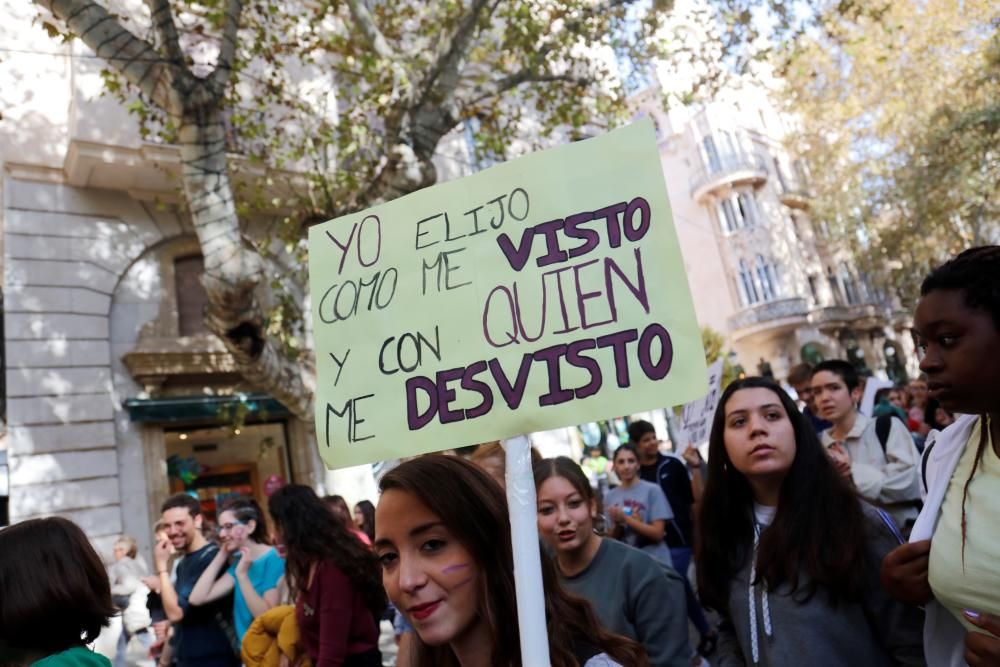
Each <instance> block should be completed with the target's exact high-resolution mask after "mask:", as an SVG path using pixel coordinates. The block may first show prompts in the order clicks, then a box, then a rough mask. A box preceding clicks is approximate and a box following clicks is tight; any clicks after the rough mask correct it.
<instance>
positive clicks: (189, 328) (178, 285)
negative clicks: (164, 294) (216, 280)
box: [174, 255, 208, 336]
mask: <svg viewBox="0 0 1000 667" xmlns="http://www.w3.org/2000/svg"><path fill="white" fill-rule="evenodd" d="M204 272H205V260H204V258H203V257H202V256H201V255H189V256H188V257H178V258H177V259H175V260H174V289H175V291H174V294H176V295H177V333H178V334H179V335H181V336H191V335H193V334H197V333H203V332H205V331H207V330H208V329H207V328H206V327H205V308H206V307H207V306H208V295H207V294H205V287H204V286H203V285H202V284H201V275H202V274H203V273H204Z"/></svg>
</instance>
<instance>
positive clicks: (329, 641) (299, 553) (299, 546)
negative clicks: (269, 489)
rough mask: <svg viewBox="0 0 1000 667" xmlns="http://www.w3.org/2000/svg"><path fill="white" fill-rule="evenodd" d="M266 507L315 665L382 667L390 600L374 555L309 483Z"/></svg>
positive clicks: (302, 638) (288, 488)
mask: <svg viewBox="0 0 1000 667" xmlns="http://www.w3.org/2000/svg"><path fill="white" fill-rule="evenodd" d="M268 509H269V510H270V512H271V518H272V519H273V520H274V533H275V535H274V536H275V542H276V543H277V544H276V546H277V547H278V548H279V551H283V552H284V553H285V558H286V561H285V563H286V565H285V572H286V574H287V578H288V582H289V585H290V588H291V591H292V594H293V596H294V598H295V620H296V621H297V622H298V626H299V634H300V642H301V644H302V648H303V650H304V651H305V653H306V655H308V656H309V658H310V659H311V660H312V663H313V665H314V667H380V666H381V664H382V656H381V654H380V653H379V650H378V620H379V619H380V618H381V617H382V612H383V611H384V610H385V606H386V597H385V590H384V589H383V588H382V572H381V569H380V567H379V563H378V560H377V559H376V557H375V554H374V553H372V551H371V549H369V548H368V547H366V546H365V545H364V544H362V543H361V541H360V540H358V539H357V538H356V537H354V535H353V534H351V533H350V532H349V531H348V527H347V526H345V525H344V522H343V521H341V520H340V519H339V518H337V517H336V516H335V515H334V514H333V511H332V510H331V509H330V507H329V506H328V505H327V504H326V503H325V502H323V501H322V500H321V499H320V498H319V497H318V496H317V495H316V493H315V492H314V491H313V490H312V489H310V488H309V487H307V486H301V485H298V484H289V485H287V486H284V487H282V488H281V489H279V490H278V491H276V492H275V493H274V495H272V496H271V499H270V501H269V503H268Z"/></svg>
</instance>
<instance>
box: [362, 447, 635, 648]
mask: <svg viewBox="0 0 1000 667" xmlns="http://www.w3.org/2000/svg"><path fill="white" fill-rule="evenodd" d="M379 487H380V489H381V491H382V497H381V499H380V500H379V504H378V508H377V509H376V516H377V521H376V523H375V526H376V532H375V550H376V553H378V557H379V559H380V560H381V561H382V571H383V575H382V579H383V582H384V583H385V588H386V591H388V593H389V597H390V598H391V599H392V601H393V604H395V605H396V607H397V608H398V609H399V610H400V611H401V612H402V613H403V614H404V615H405V616H406V618H407V619H408V620H409V621H410V622H411V623H412V624H413V626H414V629H415V630H416V638H415V641H414V646H413V655H412V659H411V660H410V661H409V663H408V664H407V665H406V666H405V667H480V666H481V665H491V666H493V667H521V665H522V664H523V662H522V658H521V650H520V640H519V633H518V619H517V605H516V603H515V599H514V556H513V549H512V547H511V540H510V518H509V516H508V513H507V502H506V499H505V498H504V494H503V490H502V489H501V487H500V485H499V484H497V483H496V482H495V481H494V480H493V479H492V478H491V477H490V476H489V475H488V474H487V473H486V472H484V471H483V470H482V469H481V468H479V467H478V466H477V465H475V464H473V463H470V462H468V461H464V460H462V459H459V458H458V457H454V456H442V455H440V454H433V455H429V456H422V457H419V458H416V459H412V460H410V461H407V462H405V463H403V464H401V465H399V466H398V467H396V468H393V469H392V470H390V471H389V472H388V473H386V474H385V476H384V477H383V478H382V479H381V481H380V482H379ZM542 580H543V584H544V587H545V617H546V620H547V625H548V628H547V629H548V636H549V653H550V656H551V664H552V665H553V667H578V666H580V665H583V666H584V667H614V666H618V665H622V666H625V667H647V666H648V665H649V663H648V661H647V659H646V655H645V653H644V652H643V650H642V647H640V646H639V645H638V644H636V643H635V642H633V641H631V640H630V639H628V638H626V637H621V636H618V635H613V634H611V633H609V632H607V631H606V630H604V629H603V628H601V626H600V625H599V624H598V621H597V617H596V616H595V615H594V611H593V609H592V608H591V606H590V605H589V604H588V603H587V602H586V601H585V600H583V599H581V598H577V597H575V596H571V595H569V594H568V593H566V592H565V591H564V590H563V589H562V587H560V585H559V581H558V578H557V576H556V573H555V569H554V567H553V566H552V564H551V561H550V560H549V559H548V558H547V557H545V555H544V554H543V555H542Z"/></svg>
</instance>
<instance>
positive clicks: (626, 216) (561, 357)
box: [406, 197, 673, 430]
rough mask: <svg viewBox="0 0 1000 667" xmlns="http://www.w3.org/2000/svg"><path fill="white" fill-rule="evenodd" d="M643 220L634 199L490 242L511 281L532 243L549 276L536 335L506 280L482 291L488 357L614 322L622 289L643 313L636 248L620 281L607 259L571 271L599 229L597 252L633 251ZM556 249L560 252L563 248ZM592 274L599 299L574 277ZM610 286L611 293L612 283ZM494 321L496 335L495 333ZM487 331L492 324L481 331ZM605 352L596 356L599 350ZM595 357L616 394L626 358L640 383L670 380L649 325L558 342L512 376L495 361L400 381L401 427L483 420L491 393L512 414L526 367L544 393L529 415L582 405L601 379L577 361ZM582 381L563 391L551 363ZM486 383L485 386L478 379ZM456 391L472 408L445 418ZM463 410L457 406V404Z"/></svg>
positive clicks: (660, 342)
mask: <svg viewBox="0 0 1000 667" xmlns="http://www.w3.org/2000/svg"><path fill="white" fill-rule="evenodd" d="M650 224H651V212H650V206H649V203H648V202H647V201H646V200H645V199H644V198H642V197H635V198H633V199H632V200H630V201H628V202H619V203H615V204H612V205H610V206H605V207H603V208H600V209H597V210H593V211H584V212H580V213H575V214H572V215H570V216H567V217H565V218H559V219H555V220H550V221H547V222H543V223H540V224H538V225H534V226H531V227H526V228H524V230H523V231H522V232H521V236H520V239H519V241H518V242H516V243H515V242H514V241H513V240H512V239H511V237H510V236H509V235H508V234H507V233H501V234H499V235H498V236H497V237H496V244H497V246H498V248H499V250H500V251H501V253H502V255H503V258H504V260H505V261H506V262H507V264H508V265H509V266H510V268H511V269H513V270H514V271H515V272H520V271H522V270H523V269H524V268H525V266H527V264H528V262H529V260H530V258H531V256H532V251H533V250H534V249H535V247H536V245H537V244H536V241H537V240H538V239H541V241H542V243H541V246H542V249H543V250H544V253H543V254H540V255H539V256H537V257H536V259H535V265H536V266H538V267H539V268H542V267H550V266H552V267H555V268H552V269H548V270H546V271H543V272H542V273H541V279H540V281H538V282H536V283H535V285H536V287H537V288H539V290H540V294H541V300H540V302H541V308H540V311H539V317H538V322H539V324H538V327H537V331H535V332H533V335H532V333H529V332H528V330H527V327H526V326H525V317H524V314H523V312H522V303H523V302H524V301H525V300H524V299H522V297H521V291H520V289H521V286H520V285H519V284H518V282H517V281H515V282H514V283H513V284H512V285H511V286H507V285H498V286H496V287H494V288H493V289H492V290H490V292H489V294H488V296H487V297H486V300H485V303H484V305H483V314H482V323H483V337H484V340H485V342H486V343H487V344H488V345H490V346H491V347H493V348H504V347H507V346H510V345H516V344H521V343H532V342H535V341H537V340H539V339H540V338H542V336H543V335H546V334H551V335H560V334H568V333H571V332H573V331H577V330H580V331H585V330H588V329H593V328H595V327H602V326H606V325H610V324H614V323H616V322H617V321H618V303H617V299H618V296H617V294H618V293H617V292H616V289H618V290H620V289H622V288H624V289H625V290H626V291H627V293H628V294H630V295H631V296H632V297H633V298H634V299H635V300H636V301H637V302H638V303H639V304H640V305H641V307H642V309H643V312H645V313H646V314H649V312H650V307H649V297H648V293H647V287H646V280H645V275H644V273H643V266H642V249H641V247H639V246H638V245H636V246H635V248H634V250H633V253H632V258H633V259H634V269H633V270H632V272H631V276H630V274H629V272H628V271H627V270H626V269H625V268H623V266H622V265H621V263H619V262H618V261H616V260H615V259H614V258H613V257H610V256H602V257H600V258H598V259H588V260H585V261H580V262H574V263H571V262H570V260H575V259H578V258H582V257H585V256H586V255H588V254H590V253H592V252H594V251H595V250H597V249H598V248H599V247H600V246H601V233H600V229H601V228H603V229H604V230H605V231H606V234H607V245H608V246H609V247H611V248H618V247H621V246H622V245H623V243H624V242H626V241H627V242H630V243H636V244H637V243H638V242H639V241H640V240H641V239H642V238H643V237H644V236H645V235H646V233H647V232H648V231H649V228H650ZM564 241H565V242H566V243H565V247H564ZM594 271H598V272H600V274H601V276H602V278H603V286H604V289H603V290H593V289H591V290H587V289H586V288H585V287H584V284H585V283H584V280H583V274H584V272H587V273H589V274H591V275H592V274H593V272H594ZM616 282H617V283H619V287H617V288H616V286H615V283H616ZM550 299H552V300H553V302H554V303H555V305H556V306H557V307H558V311H559V314H560V317H559V318H558V319H557V321H556V322H555V323H554V324H553V326H555V327H556V328H554V329H553V330H551V331H549V330H548V327H549V325H550V324H551V323H550V322H549V321H548V319H547V313H548V311H549V307H548V306H549V300H550ZM590 301H595V302H599V303H603V305H604V306H605V308H606V312H607V313H608V316H607V317H606V318H604V319H600V320H596V321H595V320H593V319H590V318H589V317H588V312H590V311H588V308H592V306H588V302H590ZM498 320H500V321H503V322H504V323H505V325H506V326H500V327H497V326H496V324H495V323H496V322H497V321H498ZM491 323H493V324H491ZM605 350H606V352H603V351H605ZM588 351H591V352H593V353H597V351H602V353H604V354H610V355H611V358H612V360H613V364H614V371H615V372H614V374H615V382H616V384H617V386H618V387H620V388H623V389H624V388H627V387H629V386H630V384H631V375H630V373H631V369H630V366H629V356H630V354H631V355H632V356H636V357H638V363H639V368H640V369H641V371H642V372H643V373H644V374H645V376H646V377H647V378H649V379H650V380H654V381H655V380H660V379H662V378H664V377H665V376H666V375H667V373H669V372H670V367H671V364H672V360H673V348H672V344H671V340H670V334H669V333H668V332H667V330H666V328H665V327H663V326H662V325H661V324H659V323H651V324H649V325H647V326H646V327H645V328H644V329H642V331H640V330H639V329H638V328H627V329H622V330H618V331H615V332H613V333H607V334H602V335H600V336H593V337H581V338H577V339H575V340H573V341H571V342H568V343H559V344H555V345H550V346H547V347H544V348H541V349H538V350H534V351H530V352H525V353H524V354H522V356H521V359H520V362H519V364H518V367H517V370H516V373H514V374H513V377H512V374H511V373H510V372H508V370H506V369H505V368H504V367H503V365H502V364H501V362H500V360H499V359H498V358H496V357H493V358H491V359H483V360H479V361H476V362H474V363H471V364H468V365H465V366H460V367H456V368H449V369H445V370H441V371H438V372H437V373H436V374H435V375H434V377H433V378H431V377H428V376H425V375H414V376H412V377H410V378H408V379H407V380H406V403H407V423H408V425H409V428H410V430H417V429H420V428H423V427H424V426H426V425H427V424H429V423H431V422H432V421H433V420H434V419H435V417H436V418H437V419H438V420H439V421H440V423H442V424H447V423H454V422H458V421H462V420H466V419H475V418H477V417H482V416H484V415H486V414H488V413H489V412H490V410H491V409H492V408H493V405H494V402H495V400H496V399H495V393H494V388H495V389H496V391H497V392H498V393H499V395H500V398H501V399H502V400H503V401H504V403H506V405H507V406H508V407H509V408H510V409H511V410H516V409H517V408H518V407H519V406H520V405H521V402H522V400H523V397H524V393H525V389H526V387H527V384H528V378H529V375H530V373H531V371H532V368H533V367H536V362H538V364H537V365H542V366H544V372H545V374H546V377H547V384H548V390H547V391H546V392H545V393H544V394H542V395H541V396H539V398H538V404H539V406H542V407H545V406H554V405H560V404H562V403H565V402H567V401H570V400H573V399H574V398H577V399H582V398H587V397H588V396H593V395H594V394H596V393H598V392H599V391H600V389H601V387H602V386H603V383H604V374H603V372H602V370H601V366H600V364H599V363H598V362H597V360H596V359H595V358H593V357H591V356H589V355H588V354H585V353H586V352H588ZM564 362H565V363H566V364H568V365H569V366H571V367H574V368H578V369H581V370H583V371H585V372H586V375H587V377H588V379H587V381H586V382H584V383H582V384H581V385H579V386H577V387H573V388H569V387H565V386H563V379H562V377H563V376H562V372H561V364H562V363H564ZM490 379H492V384H490V383H489V382H488V381H487V380H490ZM455 383H457V388H458V389H460V390H462V391H465V392H469V393H471V394H473V395H475V396H477V397H478V400H479V402H478V404H476V405H474V406H472V407H469V408H465V409H455V408H453V407H452V405H453V403H455V402H458V394H457V389H456V388H453V385H455ZM461 402H462V403H466V401H461Z"/></svg>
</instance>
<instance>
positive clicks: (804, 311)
mask: <svg viewBox="0 0 1000 667" xmlns="http://www.w3.org/2000/svg"><path fill="white" fill-rule="evenodd" d="M808 316H809V301H808V300H807V299H805V298H803V297H794V298H791V299H779V300H777V301H765V302H764V303H758V304H756V305H753V306H750V307H749V308H744V309H743V310H741V311H738V312H737V313H736V314H735V315H732V316H731V317H730V318H729V326H730V328H731V329H732V330H734V331H738V330H740V329H746V328H748V327H752V326H756V325H759V324H766V323H768V322H777V321H779V320H786V319H789V318H800V319H802V320H803V321H805V319H806V318H808Z"/></svg>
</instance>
